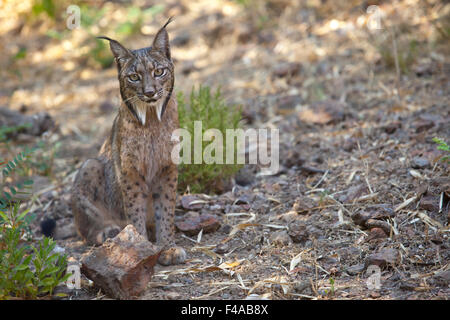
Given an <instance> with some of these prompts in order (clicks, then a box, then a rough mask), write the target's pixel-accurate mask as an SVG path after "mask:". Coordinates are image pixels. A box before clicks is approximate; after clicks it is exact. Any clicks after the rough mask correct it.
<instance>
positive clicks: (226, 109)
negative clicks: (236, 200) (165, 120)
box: [177, 87, 242, 193]
mask: <svg viewBox="0 0 450 320" xmlns="http://www.w3.org/2000/svg"><path fill="white" fill-rule="evenodd" d="M177 101H178V112H179V120H180V127H181V128H184V129H186V130H187V131H188V132H189V134H190V136H191V147H192V152H191V157H192V158H191V164H185V163H182V164H180V166H179V172H180V173H179V179H178V186H179V189H180V191H184V190H186V189H187V188H189V189H190V191H191V192H203V193H217V192H220V191H223V189H224V187H225V185H226V182H227V180H229V179H230V178H231V177H232V176H233V175H234V174H235V173H236V172H237V171H238V170H239V169H240V168H241V167H242V165H239V164H216V163H213V164H206V163H204V162H203V163H201V164H194V161H193V157H194V121H202V132H201V133H202V136H203V134H204V133H205V131H206V130H208V129H218V130H219V131H220V132H221V133H222V136H223V137H224V139H223V144H224V146H225V145H226V134H225V132H226V131H225V130H226V129H237V128H239V127H240V120H241V111H240V109H239V108H237V107H236V106H228V105H227V104H226V103H225V101H224V100H223V98H222V97H221V93H220V89H218V90H217V91H216V93H215V94H212V93H211V90H210V88H209V87H200V88H199V89H198V90H194V88H193V89H192V92H191V95H190V99H189V103H188V102H186V99H185V97H184V95H183V93H181V92H180V93H178V95H177ZM209 143H211V142H205V141H202V153H203V150H204V149H205V146H207V145H208V144H209ZM234 146H235V150H234V154H235V155H236V154H237V148H236V144H234ZM223 163H225V161H224V162H223Z"/></svg>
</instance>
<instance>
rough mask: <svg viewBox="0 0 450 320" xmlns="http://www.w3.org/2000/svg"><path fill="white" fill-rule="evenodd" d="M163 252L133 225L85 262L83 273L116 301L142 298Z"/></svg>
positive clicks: (94, 251)
mask: <svg viewBox="0 0 450 320" xmlns="http://www.w3.org/2000/svg"><path fill="white" fill-rule="evenodd" d="M159 253H160V249H159V248H158V247H156V246H155V245H154V244H152V243H151V242H149V241H148V240H147V239H145V238H144V237H143V236H142V235H140V234H139V233H138V232H137V231H136V229H135V228H134V226H133V225H128V226H126V227H125V228H124V229H123V230H122V231H121V232H120V233H119V234H118V235H117V236H116V237H115V238H113V239H108V240H106V241H105V242H104V243H103V245H102V246H100V247H97V248H94V249H93V250H92V251H89V252H88V253H86V254H85V255H84V256H83V257H82V259H81V272H82V273H83V274H84V275H86V277H88V278H89V279H91V280H92V281H93V282H94V284H95V285H97V286H98V287H100V288H101V289H102V290H103V291H104V292H105V293H107V294H108V295H110V296H111V297H113V298H116V299H131V298H133V297H136V296H139V295H140V294H141V293H142V292H143V291H144V290H145V288H146V287H147V284H148V282H149V281H150V279H151V277H152V275H153V267H154V265H155V264H156V262H157V260H158V257H159Z"/></svg>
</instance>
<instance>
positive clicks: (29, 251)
mask: <svg viewBox="0 0 450 320" xmlns="http://www.w3.org/2000/svg"><path fill="white" fill-rule="evenodd" d="M27 214H28V210H25V211H20V203H14V204H13V205H12V206H10V210H9V213H7V211H5V210H3V209H2V210H0V216H1V218H2V219H1V222H0V231H1V235H0V299H9V298H12V297H14V298H31V299H36V298H37V297H39V296H42V295H46V294H50V295H52V294H53V290H54V289H55V287H56V286H57V285H59V284H60V283H62V282H64V281H66V280H67V279H68V278H69V277H70V274H65V270H66V268H67V257H66V256H65V255H64V256H61V255H60V254H59V253H54V252H53V250H54V249H55V246H56V243H55V242H54V241H53V240H51V239H49V238H47V237H44V238H43V239H42V240H40V241H39V243H38V247H34V246H33V245H31V244H30V242H29V241H24V240H22V239H23V237H24V234H25V232H26V229H27V225H28V222H27V220H26V217H27Z"/></svg>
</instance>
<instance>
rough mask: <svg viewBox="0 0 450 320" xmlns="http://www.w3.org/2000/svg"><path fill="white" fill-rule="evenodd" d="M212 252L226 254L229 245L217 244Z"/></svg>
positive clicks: (226, 243)
mask: <svg viewBox="0 0 450 320" xmlns="http://www.w3.org/2000/svg"><path fill="white" fill-rule="evenodd" d="M214 251H215V252H216V253H218V254H224V253H227V252H228V251H230V245H229V244H228V242H225V243H219V244H218V245H217V246H216V247H215V249H214Z"/></svg>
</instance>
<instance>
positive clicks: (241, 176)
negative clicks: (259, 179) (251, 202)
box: [234, 165, 256, 186]
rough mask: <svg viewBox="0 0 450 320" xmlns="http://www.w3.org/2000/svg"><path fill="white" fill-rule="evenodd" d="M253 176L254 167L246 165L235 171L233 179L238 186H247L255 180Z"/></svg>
mask: <svg viewBox="0 0 450 320" xmlns="http://www.w3.org/2000/svg"><path fill="white" fill-rule="evenodd" d="M255 177H256V175H255V172H254V168H252V167H250V166H248V165H246V166H244V167H243V168H241V169H240V170H239V171H238V172H237V173H236V176H235V177H234V180H235V181H236V183H237V184H238V185H240V186H248V185H251V184H252V183H253V182H254V181H255Z"/></svg>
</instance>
